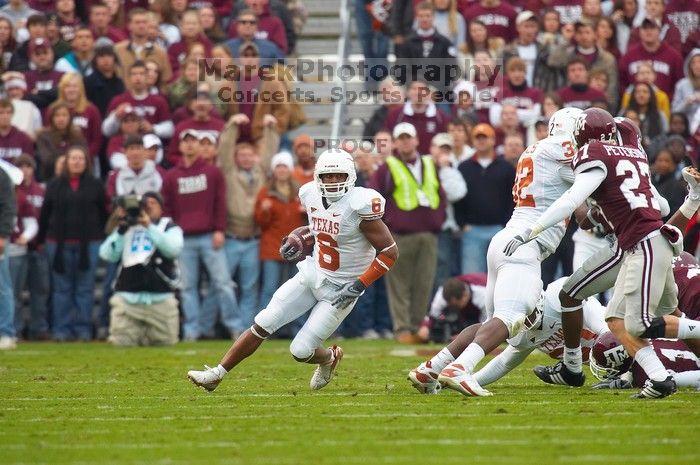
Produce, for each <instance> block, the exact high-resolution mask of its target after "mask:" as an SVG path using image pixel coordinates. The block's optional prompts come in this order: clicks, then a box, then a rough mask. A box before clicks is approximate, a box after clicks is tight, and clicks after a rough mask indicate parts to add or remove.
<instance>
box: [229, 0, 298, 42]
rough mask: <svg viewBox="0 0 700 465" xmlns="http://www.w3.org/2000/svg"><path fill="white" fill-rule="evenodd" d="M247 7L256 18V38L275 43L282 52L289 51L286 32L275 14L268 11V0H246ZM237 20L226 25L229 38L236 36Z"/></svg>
mask: <svg viewBox="0 0 700 465" xmlns="http://www.w3.org/2000/svg"><path fill="white" fill-rule="evenodd" d="M246 3H247V5H248V8H250V9H251V10H252V11H253V13H255V16H257V18H258V24H257V32H256V33H255V38H256V39H265V40H269V41H270V42H273V43H274V44H275V45H277V46H278V47H279V48H280V50H282V53H284V54H285V55H287V53H289V45H288V43H287V33H286V31H285V29H284V23H282V20H281V19H279V18H278V17H277V16H273V15H272V14H271V13H270V5H269V0H248V1H247V2H246ZM237 25H238V21H232V22H231V24H230V25H229V27H228V36H229V37H230V38H232V39H233V38H236V37H238V28H237Z"/></svg>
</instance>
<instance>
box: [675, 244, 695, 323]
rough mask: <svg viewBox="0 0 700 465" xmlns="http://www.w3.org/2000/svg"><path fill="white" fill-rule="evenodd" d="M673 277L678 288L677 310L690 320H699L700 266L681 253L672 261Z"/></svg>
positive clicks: (689, 256) (688, 255)
mask: <svg viewBox="0 0 700 465" xmlns="http://www.w3.org/2000/svg"><path fill="white" fill-rule="evenodd" d="M673 277H674V278H675V280H676V285H677V286H678V309H679V310H680V311H681V312H683V313H685V316H687V317H688V318H690V319H692V320H700V265H699V264H698V262H697V260H695V257H693V256H692V255H690V254H689V253H688V252H683V253H682V254H680V255H679V256H678V257H676V258H674V259H673Z"/></svg>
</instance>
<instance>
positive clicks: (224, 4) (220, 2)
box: [187, 0, 234, 18]
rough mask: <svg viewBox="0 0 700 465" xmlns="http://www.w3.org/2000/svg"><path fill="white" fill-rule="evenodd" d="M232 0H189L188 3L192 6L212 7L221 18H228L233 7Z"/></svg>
mask: <svg viewBox="0 0 700 465" xmlns="http://www.w3.org/2000/svg"><path fill="white" fill-rule="evenodd" d="M233 3H234V2H232V1H231V0H188V1H187V5H188V6H189V7H190V8H194V9H197V10H200V11H201V10H203V9H204V8H210V9H211V10H212V11H213V12H214V13H215V14H216V15H217V16H218V17H219V18H228V16H229V15H230V14H231V9H232V8H233Z"/></svg>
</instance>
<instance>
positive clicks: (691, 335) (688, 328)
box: [678, 318, 700, 339]
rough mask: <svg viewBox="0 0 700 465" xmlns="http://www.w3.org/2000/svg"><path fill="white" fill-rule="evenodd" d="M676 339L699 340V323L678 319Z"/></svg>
mask: <svg viewBox="0 0 700 465" xmlns="http://www.w3.org/2000/svg"><path fill="white" fill-rule="evenodd" d="M678 339H700V322H698V321H695V320H690V319H688V318H678Z"/></svg>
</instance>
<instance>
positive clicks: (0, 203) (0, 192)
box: [0, 168, 17, 258]
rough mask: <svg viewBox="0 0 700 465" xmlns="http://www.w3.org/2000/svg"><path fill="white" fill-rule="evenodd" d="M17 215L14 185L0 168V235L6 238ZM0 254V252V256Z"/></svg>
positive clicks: (13, 225)
mask: <svg viewBox="0 0 700 465" xmlns="http://www.w3.org/2000/svg"><path fill="white" fill-rule="evenodd" d="M15 216H17V202H16V200H15V186H14V185H13V183H12V179H10V176H8V175H7V173H5V170H3V169H2V168H0V237H2V238H4V239H7V238H9V237H10V235H11V234H12V230H13V229H14V227H15ZM1 256H2V254H0V258H2V257H1Z"/></svg>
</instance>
